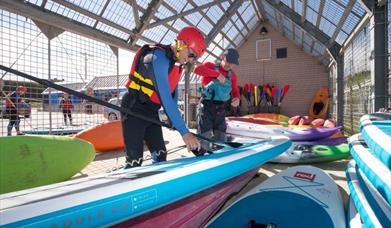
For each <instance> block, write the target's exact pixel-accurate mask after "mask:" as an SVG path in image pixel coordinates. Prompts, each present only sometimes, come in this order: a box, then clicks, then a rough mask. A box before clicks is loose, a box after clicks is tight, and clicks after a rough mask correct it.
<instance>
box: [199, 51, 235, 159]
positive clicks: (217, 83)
mask: <svg viewBox="0 0 391 228" xmlns="http://www.w3.org/2000/svg"><path fill="white" fill-rule="evenodd" d="M234 65H239V53H238V51H237V50H236V49H234V48H229V49H227V50H226V51H225V52H224V53H223V54H222V55H221V61H220V62H217V63H211V62H205V63H203V64H200V65H198V66H197V67H195V69H194V73H195V74H197V75H199V76H201V86H202V97H201V99H200V102H199V105H198V114H197V123H198V129H197V131H198V133H199V134H201V135H203V136H205V137H208V138H212V137H214V139H215V140H220V141H225V131H226V129H227V124H226V122H225V103H227V102H228V101H229V100H231V106H233V107H238V105H239V103H240V93H239V88H238V85H237V75H236V73H235V72H234V71H233V67H234ZM207 150H208V143H207V142H203V143H202V151H207ZM200 154H202V153H200Z"/></svg>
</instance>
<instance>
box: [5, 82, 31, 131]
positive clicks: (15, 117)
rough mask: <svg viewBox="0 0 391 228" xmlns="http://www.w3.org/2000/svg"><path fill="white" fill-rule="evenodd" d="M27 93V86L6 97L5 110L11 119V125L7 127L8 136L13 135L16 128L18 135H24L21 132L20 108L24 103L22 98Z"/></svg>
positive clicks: (20, 87)
mask: <svg viewBox="0 0 391 228" xmlns="http://www.w3.org/2000/svg"><path fill="white" fill-rule="evenodd" d="M26 92H27V88H26V87H25V86H18V87H17V88H16V91H14V92H11V93H9V94H8V95H7V96H6V97H5V108H6V114H7V115H8V117H9V123H8V126H7V135H8V136H11V135H12V128H13V127H15V130H16V134H17V135H24V134H23V133H22V132H21V131H20V127H19V125H20V117H19V113H18V108H19V107H18V106H19V104H20V103H22V102H23V100H22V98H21V96H23V95H24V94H25V93H26Z"/></svg>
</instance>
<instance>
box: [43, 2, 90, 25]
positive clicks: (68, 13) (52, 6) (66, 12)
mask: <svg viewBox="0 0 391 228" xmlns="http://www.w3.org/2000/svg"><path fill="white" fill-rule="evenodd" d="M45 9H47V10H50V11H52V12H54V13H57V14H60V15H62V16H64V17H67V18H70V19H72V20H75V21H78V22H80V23H83V24H86V25H89V26H93V25H94V24H95V21H96V20H95V19H92V18H90V17H87V16H84V15H83V14H80V13H78V12H76V11H74V10H71V9H69V8H67V7H64V6H62V5H60V4H57V3H55V2H52V1H48V2H47V3H46V5H45Z"/></svg>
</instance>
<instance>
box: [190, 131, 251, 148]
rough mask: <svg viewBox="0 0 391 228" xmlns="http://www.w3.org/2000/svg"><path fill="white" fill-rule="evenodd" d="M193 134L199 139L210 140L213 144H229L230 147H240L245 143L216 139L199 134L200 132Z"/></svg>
mask: <svg viewBox="0 0 391 228" xmlns="http://www.w3.org/2000/svg"><path fill="white" fill-rule="evenodd" d="M193 135H194V136H195V137H197V138H199V139H203V140H205V141H208V142H210V143H212V144H216V145H219V146H229V147H232V148H238V147H241V146H243V143H238V142H223V141H216V140H213V139H210V138H207V137H204V136H202V135H199V134H193Z"/></svg>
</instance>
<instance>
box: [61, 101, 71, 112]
mask: <svg viewBox="0 0 391 228" xmlns="http://www.w3.org/2000/svg"><path fill="white" fill-rule="evenodd" d="M72 108H73V104H72V101H71V100H69V99H68V100H65V99H64V100H62V109H63V110H71V109H72Z"/></svg>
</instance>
